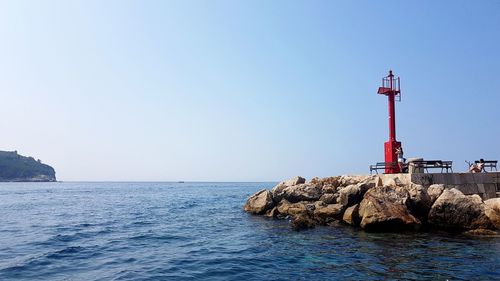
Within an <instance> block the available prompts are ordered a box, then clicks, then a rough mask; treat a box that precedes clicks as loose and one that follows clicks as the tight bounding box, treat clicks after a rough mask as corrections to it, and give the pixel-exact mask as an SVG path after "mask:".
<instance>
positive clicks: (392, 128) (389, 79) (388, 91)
mask: <svg viewBox="0 0 500 281" xmlns="http://www.w3.org/2000/svg"><path fill="white" fill-rule="evenodd" d="M399 81H400V80H399V77H397V78H395V77H394V75H393V74H392V70H389V75H387V76H386V77H384V78H382V87H379V88H378V92H377V93H378V94H381V95H386V96H387V98H388V101H389V105H388V108H389V140H388V141H387V142H385V143H384V154H385V162H386V163H391V164H388V165H387V166H386V168H385V173H386V174H395V173H400V172H401V171H400V168H399V166H398V157H397V155H396V150H397V149H399V148H401V142H398V141H397V140H396V110H395V100H396V98H399V99H401V90H400V85H399Z"/></svg>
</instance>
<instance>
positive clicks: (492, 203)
mask: <svg viewBox="0 0 500 281" xmlns="http://www.w3.org/2000/svg"><path fill="white" fill-rule="evenodd" d="M484 204H485V205H486V207H485V210H484V214H485V215H486V216H487V217H488V219H490V221H491V223H492V224H493V226H495V228H496V229H500V198H492V199H488V200H486V201H484Z"/></svg>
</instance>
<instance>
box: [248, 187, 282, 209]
mask: <svg viewBox="0 0 500 281" xmlns="http://www.w3.org/2000/svg"><path fill="white" fill-rule="evenodd" d="M274 205H275V204H274V201H273V196H272V194H271V192H270V191H269V190H267V189H262V190H260V191H258V192H256V193H255V194H253V195H252V196H250V197H249V198H248V200H247V202H246V204H245V206H244V207H243V208H244V210H245V211H246V212H248V213H251V214H256V215H262V214H264V213H265V212H266V211H267V210H270V209H272V208H273V207H274Z"/></svg>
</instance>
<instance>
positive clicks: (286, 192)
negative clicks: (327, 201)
mask: <svg viewBox="0 0 500 281" xmlns="http://www.w3.org/2000/svg"><path fill="white" fill-rule="evenodd" d="M321 195H322V194H321V187H319V186H318V185H317V184H312V183H302V184H298V185H292V186H287V187H285V188H282V189H279V191H278V190H276V191H274V189H273V197H275V201H278V202H279V201H281V200H287V201H289V202H292V203H296V202H300V201H317V200H319V198H320V197H321Z"/></svg>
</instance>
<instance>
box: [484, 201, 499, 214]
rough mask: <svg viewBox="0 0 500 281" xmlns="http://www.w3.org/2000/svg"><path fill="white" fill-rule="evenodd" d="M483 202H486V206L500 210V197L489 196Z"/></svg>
mask: <svg viewBox="0 0 500 281" xmlns="http://www.w3.org/2000/svg"><path fill="white" fill-rule="evenodd" d="M484 204H486V205H487V206H488V207H490V208H491V209H493V210H495V211H497V212H500V198H491V199H488V200H486V201H484Z"/></svg>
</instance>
